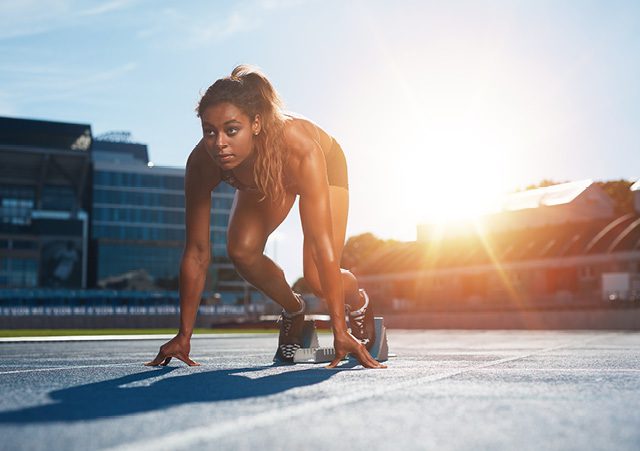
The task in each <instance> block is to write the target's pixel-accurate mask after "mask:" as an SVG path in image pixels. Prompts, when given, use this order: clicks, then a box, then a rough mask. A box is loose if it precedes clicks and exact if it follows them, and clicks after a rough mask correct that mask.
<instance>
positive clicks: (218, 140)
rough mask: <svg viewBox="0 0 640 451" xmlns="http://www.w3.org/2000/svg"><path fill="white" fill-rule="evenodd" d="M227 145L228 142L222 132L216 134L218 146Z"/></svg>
mask: <svg viewBox="0 0 640 451" xmlns="http://www.w3.org/2000/svg"><path fill="white" fill-rule="evenodd" d="M226 146H227V143H226V142H225V141H224V139H223V135H222V133H218V134H217V135H216V147H218V148H220V149H222V148H224V147H226Z"/></svg>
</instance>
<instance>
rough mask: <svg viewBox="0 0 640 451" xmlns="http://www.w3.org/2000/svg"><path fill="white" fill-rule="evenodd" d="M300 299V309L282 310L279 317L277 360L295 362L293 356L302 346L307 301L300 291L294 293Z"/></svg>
mask: <svg viewBox="0 0 640 451" xmlns="http://www.w3.org/2000/svg"><path fill="white" fill-rule="evenodd" d="M294 295H295V297H296V298H297V299H298V300H299V301H300V310H298V311H297V312H293V313H287V312H286V311H284V310H283V311H282V315H280V318H279V319H278V322H279V323H280V336H279V338H278V351H277V352H276V357H275V359H276V360H280V361H281V362H289V363H293V356H294V354H295V353H296V351H297V350H298V349H300V348H301V347H302V331H303V328H304V310H305V307H306V305H305V302H304V299H302V296H300V295H299V294H298V293H294Z"/></svg>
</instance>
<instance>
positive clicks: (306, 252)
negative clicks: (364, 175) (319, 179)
mask: <svg viewBox="0 0 640 451" xmlns="http://www.w3.org/2000/svg"><path fill="white" fill-rule="evenodd" d="M329 196H330V207H331V220H332V223H333V230H332V235H333V251H334V252H335V255H336V256H337V257H338V260H340V259H341V257H342V250H343V248H344V241H345V237H346V233H347V218H348V216H349V190H348V189H345V188H343V187H340V186H329ZM303 266H304V278H305V280H306V282H307V283H308V284H309V286H310V287H311V288H312V289H313V290H314V291H315V292H319V291H320V278H319V277H318V269H317V267H316V264H315V261H314V260H313V257H312V254H311V246H310V244H309V241H308V240H307V239H305V240H304V244H303Z"/></svg>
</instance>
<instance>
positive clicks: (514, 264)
mask: <svg viewBox="0 0 640 451" xmlns="http://www.w3.org/2000/svg"><path fill="white" fill-rule="evenodd" d="M631 190H632V191H633V194H634V196H635V198H634V201H635V212H632V213H627V214H624V215H616V214H615V212H614V205H613V201H612V200H611V198H610V197H609V196H608V195H607V194H606V193H605V192H604V191H603V190H602V189H601V188H600V187H599V186H598V185H597V184H595V183H593V182H592V181H591V180H584V181H577V182H571V183H563V184H558V185H554V186H549V187H544V188H538V189H533V190H528V191H524V192H518V193H514V194H511V195H508V196H506V198H505V199H504V202H503V205H502V210H501V211H500V212H498V213H495V214H492V215H488V216H485V217H483V218H480V219H478V220H476V221H469V222H466V223H463V224H457V225H455V226H454V225H449V226H446V227H442V226H435V225H429V224H421V225H419V226H418V230H417V237H418V239H417V241H415V242H407V243H400V244H393V243H387V244H385V245H384V246H382V247H381V248H380V249H379V250H377V251H376V253H374V254H373V255H372V256H370V257H369V258H368V259H366V261H364V262H362V263H361V264H359V265H358V267H357V268H354V272H355V273H356V274H357V275H358V280H359V281H360V282H361V283H362V284H363V285H364V286H365V287H367V288H368V290H369V292H370V293H371V295H372V296H376V297H377V298H378V299H379V300H380V302H381V303H382V304H385V305H386V306H387V307H389V308H392V309H395V310H403V309H408V310H420V309H426V310H429V309H436V310H438V309H446V310H452V309H453V310H455V309H464V310H470V309H495V308H500V309H504V308H516V309H522V308H524V309H526V308H544V307H552V308H557V307H586V306H590V305H591V306H596V305H599V306H601V305H602V303H603V302H610V301H619V302H626V301H640V274H639V271H640V181H638V182H636V183H635V184H633V185H632V186H631Z"/></svg>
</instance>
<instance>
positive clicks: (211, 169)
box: [185, 141, 221, 192]
mask: <svg viewBox="0 0 640 451" xmlns="http://www.w3.org/2000/svg"><path fill="white" fill-rule="evenodd" d="M185 176H186V182H187V183H188V184H189V185H191V186H197V187H202V189H207V190H208V191H209V192H210V191H212V190H213V189H214V188H215V187H216V186H217V185H218V184H219V183H220V181H221V176H220V167H219V166H218V165H217V164H215V162H214V161H213V159H212V158H211V156H210V155H209V153H208V152H207V150H206V149H205V147H204V144H203V142H202V141H200V142H199V143H198V144H196V146H195V147H194V148H193V150H192V151H191V153H190V154H189V158H187V167H186V174H185Z"/></svg>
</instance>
